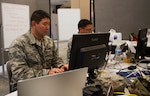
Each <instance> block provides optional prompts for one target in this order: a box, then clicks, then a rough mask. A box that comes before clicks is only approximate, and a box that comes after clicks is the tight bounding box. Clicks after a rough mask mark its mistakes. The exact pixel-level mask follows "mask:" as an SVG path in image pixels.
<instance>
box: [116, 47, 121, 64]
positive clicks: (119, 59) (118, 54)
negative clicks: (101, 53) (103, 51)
mask: <svg viewBox="0 0 150 96" xmlns="http://www.w3.org/2000/svg"><path fill="white" fill-rule="evenodd" d="M121 55H122V50H121V49H120V46H119V45H117V46H116V48H115V60H116V62H117V63H119V62H120V61H121V60H122V56H121Z"/></svg>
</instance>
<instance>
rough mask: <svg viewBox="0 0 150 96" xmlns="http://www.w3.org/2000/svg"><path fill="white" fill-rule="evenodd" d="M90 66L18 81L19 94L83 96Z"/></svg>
mask: <svg viewBox="0 0 150 96" xmlns="http://www.w3.org/2000/svg"><path fill="white" fill-rule="evenodd" d="M87 70H88V68H87V67H85V68H80V69H75V70H70V71H66V72H63V73H57V74H54V75H47V76H42V77H38V78H33V79H27V80H22V81H19V82H18V85H17V88H18V96H83V92H82V89H83V87H85V83H86V75H87Z"/></svg>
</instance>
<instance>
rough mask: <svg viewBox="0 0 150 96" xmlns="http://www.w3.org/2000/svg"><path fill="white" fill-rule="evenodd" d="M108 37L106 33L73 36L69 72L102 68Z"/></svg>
mask: <svg viewBox="0 0 150 96" xmlns="http://www.w3.org/2000/svg"><path fill="white" fill-rule="evenodd" d="M109 35H110V33H108V32H107V33H106V32H105V33H92V34H75V35H73V39H72V47H71V52H70V61H69V70H72V69H77V68H82V67H88V69H98V68H99V67H102V66H103V65H104V63H105V57H106V53H107V51H108V42H109Z"/></svg>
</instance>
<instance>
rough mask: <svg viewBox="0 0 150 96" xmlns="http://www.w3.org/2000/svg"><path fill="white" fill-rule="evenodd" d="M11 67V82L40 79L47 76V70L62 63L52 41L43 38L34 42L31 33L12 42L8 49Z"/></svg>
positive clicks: (46, 37)
mask: <svg viewBox="0 0 150 96" xmlns="http://www.w3.org/2000/svg"><path fill="white" fill-rule="evenodd" d="M7 64H9V65H10V66H11V71H12V78H11V82H12V83H16V82H17V81H18V80H23V79H29V78H34V77H40V76H44V75H47V74H48V71H49V69H51V68H54V67H60V66H61V65H62V64H64V63H63V61H62V59H61V58H59V57H58V53H57V49H56V47H55V43H54V41H53V40H52V39H51V38H50V37H48V36H44V37H43V38H42V39H41V40H40V41H38V40H36V39H35V37H34V36H33V35H32V34H31V32H30V31H29V32H27V33H25V34H24V35H22V36H21V37H19V38H17V39H16V40H14V41H13V42H12V44H11V45H10V48H9V61H8V62H7Z"/></svg>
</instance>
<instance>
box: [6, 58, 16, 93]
mask: <svg viewBox="0 0 150 96" xmlns="http://www.w3.org/2000/svg"><path fill="white" fill-rule="evenodd" d="M8 62H9V61H8ZM8 62H7V63H6V68H7V73H8V80H9V92H10V93H11V92H14V91H16V90H17V84H15V83H11V78H12V71H11V65H10V63H8Z"/></svg>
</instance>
